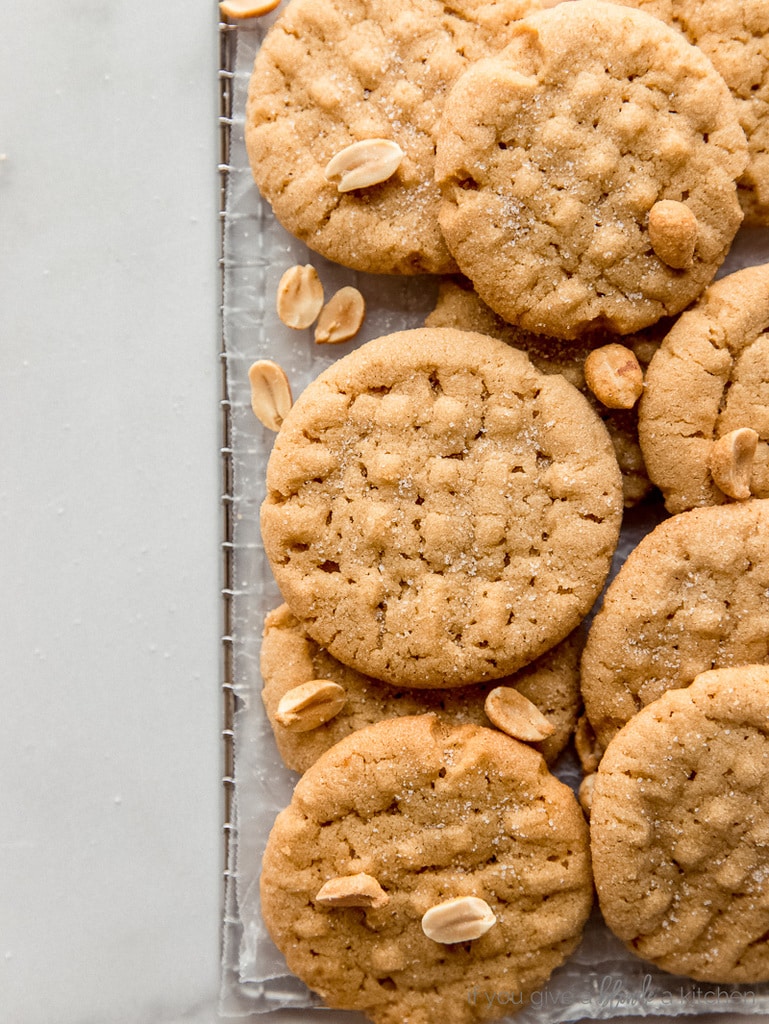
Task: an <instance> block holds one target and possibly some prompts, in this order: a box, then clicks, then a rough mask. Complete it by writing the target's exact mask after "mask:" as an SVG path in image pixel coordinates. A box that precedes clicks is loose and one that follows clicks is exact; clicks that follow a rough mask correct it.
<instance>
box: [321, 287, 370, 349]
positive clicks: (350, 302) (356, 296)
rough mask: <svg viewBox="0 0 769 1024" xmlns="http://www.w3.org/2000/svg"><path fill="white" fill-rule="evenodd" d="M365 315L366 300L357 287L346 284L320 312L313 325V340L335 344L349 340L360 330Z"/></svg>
mask: <svg viewBox="0 0 769 1024" xmlns="http://www.w3.org/2000/svg"><path fill="white" fill-rule="evenodd" d="M365 315H366V302H365V299H364V298H363V296H362V295H361V293H360V292H359V291H358V289H357V288H352V287H351V286H350V285H347V286H346V287H345V288H340V289H339V291H338V292H335V293H334V295H332V296H331V298H330V299H329V300H328V302H327V303H326V305H325V306H324V307H323V309H322V310H321V312H320V316H319V317H318V323H317V324H316V326H315V340H316V342H317V343H318V344H319V345H336V344H337V343H338V342H340V341H349V339H350V338H353V337H354V336H355V335H356V334H357V333H358V331H359V330H360V327H361V324H362V323H363V318H364V316H365Z"/></svg>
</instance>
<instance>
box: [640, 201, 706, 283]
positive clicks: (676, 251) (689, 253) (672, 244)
mask: <svg viewBox="0 0 769 1024" xmlns="http://www.w3.org/2000/svg"><path fill="white" fill-rule="evenodd" d="M698 231H699V225H698V224H697V218H696V217H695V216H694V214H693V213H692V211H691V210H690V209H689V207H688V206H686V205H685V204H684V203H678V202H676V201H675V200H674V199H662V200H660V202H658V203H655V204H654V206H652V208H651V210H649V241H650V242H651V244H652V249H654V251H655V253H656V254H657V255H658V256H659V258H660V259H661V260H662V262H663V263H667V265H668V266H669V267H673V269H674V270H685V269H686V268H687V267H690V266H691V265H692V262H693V260H694V249H695V246H696V245H697V234H698Z"/></svg>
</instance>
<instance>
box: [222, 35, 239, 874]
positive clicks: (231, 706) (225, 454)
mask: <svg viewBox="0 0 769 1024" xmlns="http://www.w3.org/2000/svg"><path fill="white" fill-rule="evenodd" d="M234 56H235V26H234V25H230V24H227V23H226V22H220V23H219V223H220V236H219V244H220V252H219V268H220V274H221V282H220V294H221V303H220V307H219V323H220V350H219V362H220V374H221V401H220V408H221V449H220V454H221V485H222V496H221V530H222V533H221V536H222V541H221V556H222V562H221V566H222V577H221V578H222V649H221V657H220V664H221V679H222V683H221V687H222V705H223V706H222V749H223V763H222V786H223V790H224V793H223V804H224V821H223V825H222V828H223V833H224V885H225V887H226V885H227V881H228V878H229V876H230V873H231V866H230V865H231V858H230V854H231V840H232V836H233V830H234V828H235V824H234V816H233V786H234V761H233V757H234V751H233V716H234V713H235V694H234V689H233V675H232V595H233V589H232V552H233V539H232V444H231V422H230V400H229V388H228V379H227V357H226V351H225V341H224V270H225V267H224V233H225V211H226V204H227V184H228V178H229V171H230V163H229V160H230V140H231V128H232V79H233V67H234Z"/></svg>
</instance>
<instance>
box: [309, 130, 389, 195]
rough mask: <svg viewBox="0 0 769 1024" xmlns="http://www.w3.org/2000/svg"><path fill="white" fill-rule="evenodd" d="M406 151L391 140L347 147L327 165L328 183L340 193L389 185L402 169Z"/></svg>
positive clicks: (364, 140) (371, 140)
mask: <svg viewBox="0 0 769 1024" xmlns="http://www.w3.org/2000/svg"><path fill="white" fill-rule="evenodd" d="M402 159H403V150H402V149H401V148H400V146H399V145H398V143H397V142H392V141H391V140H390V139H363V140H362V141H361V142H353V144H352V145H351V146H345V148H344V149H343V150H341V151H340V152H339V153H337V154H336V156H334V157H332V158H331V159H330V160H329V162H328V163H327V164H326V170H325V172H324V173H325V176H326V179H327V180H328V181H330V182H333V184H335V185H336V187H337V191H338V192H352V191H353V189H356V188H368V187H369V186H371V185H378V184H379V183H380V182H382V181H387V179H388V178H391V177H392V176H393V174H395V172H396V171H397V170H398V168H399V167H400V163H401V160H402Z"/></svg>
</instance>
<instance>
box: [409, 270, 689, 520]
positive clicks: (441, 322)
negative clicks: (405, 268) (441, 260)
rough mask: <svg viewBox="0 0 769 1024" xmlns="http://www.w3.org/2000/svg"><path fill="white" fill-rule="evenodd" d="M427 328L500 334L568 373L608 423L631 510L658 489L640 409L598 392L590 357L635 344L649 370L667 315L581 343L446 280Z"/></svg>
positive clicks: (545, 368)
mask: <svg viewBox="0 0 769 1024" xmlns="http://www.w3.org/2000/svg"><path fill="white" fill-rule="evenodd" d="M425 326H426V327H455V328H457V330H460V331H477V332H478V333H479V334H488V335H490V336H491V337H492V338H500V339H501V340H502V341H505V342H507V344H508V345H514V346H515V347H516V348H521V349H523V350H524V352H526V354H527V355H528V357H529V359H531V361H532V363H534V365H535V366H536V367H537V369H538V370H541V371H542V372H543V373H562V374H563V375H564V377H565V378H566V379H567V380H568V381H569V383H570V384H573V385H574V387H575V388H579V390H580V391H581V392H582V393H583V394H584V395H585V397H586V398H587V400H588V402H590V404H591V405H592V406H593V408H594V409H595V411H596V412H597V413H598V415H599V416H600V417H601V419H602V420H603V421H604V423H605V424H606V427H607V429H608V431H609V436H610V437H611V441H612V444H613V445H614V452H615V454H616V456H617V462H618V463H619V468H620V470H621V471H622V492H623V496H624V501H625V507H626V508H632V507H633V506H634V505H637V504H638V503H639V502H640V501H642V500H643V499H644V498H645V497H646V496H647V495H648V494H649V492H650V491H651V490H652V483H651V481H650V480H649V477H648V475H647V472H646V467H645V466H644V461H643V455H642V454H641V447H640V445H639V443H638V412H637V407H634V408H633V409H609V408H607V407H606V406H605V405H603V403H602V402H599V401H598V399H597V398H596V397H595V396H594V395H593V393H592V391H591V390H590V388H589V387H588V386H587V384H586V383H585V369H584V366H585V357H586V356H587V354H588V353H589V352H590V351H591V350H592V349H594V348H597V347H598V346H600V345H609V344H611V343H613V342H614V343H616V342H620V343H621V344H623V345H626V346H627V347H628V348H630V349H631V350H632V351H633V353H634V354H635V356H636V358H637V359H638V361H639V363H640V364H641V366H642V367H643V368H644V369H645V368H646V366H648V364H649V361H650V359H651V358H652V356H653V355H654V353H655V352H656V351H657V348H658V347H659V344H660V342H661V341H662V338H663V337H664V335H665V334H666V333H667V331H668V330H669V329H670V321H669V320H667V319H665V320H664V321H660V322H659V323H657V324H655V325H654V326H653V327H648V328H647V329H646V330H645V331H641V332H639V333H637V334H631V335H628V336H626V337H618V336H617V335H616V334H611V333H609V332H606V331H600V330H599V331H593V332H591V333H590V334H588V335H586V336H585V337H584V338H582V339H580V341H578V342H574V341H571V342H563V341H560V340H559V339H557V338H550V337H547V336H546V335H542V334H531V333H529V332H528V331H524V330H522V329H521V328H520V327H514V326H513V325H512V324H508V323H507V322H506V321H504V320H503V319H502V318H501V317H500V316H497V314H496V313H495V312H494V311H493V310H492V309H490V308H489V306H487V305H486V303H485V302H484V301H483V299H482V298H481V297H480V295H478V293H477V292H476V291H475V290H474V289H473V287H472V285H470V283H469V282H468V283H467V284H464V283H463V282H462V279H461V278H456V279H452V278H446V279H444V280H443V281H441V284H440V287H439V289H438V301H437V303H436V306H435V309H434V310H433V311H432V313H430V315H429V316H428V317H427V319H426V320H425Z"/></svg>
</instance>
